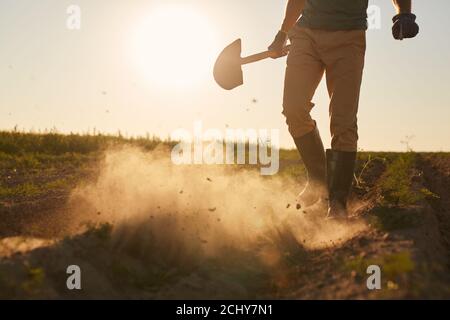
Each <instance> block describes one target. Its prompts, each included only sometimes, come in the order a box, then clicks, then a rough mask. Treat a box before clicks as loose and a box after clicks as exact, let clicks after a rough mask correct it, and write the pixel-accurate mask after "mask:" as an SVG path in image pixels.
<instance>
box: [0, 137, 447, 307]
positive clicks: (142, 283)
mask: <svg viewBox="0 0 450 320" xmlns="http://www.w3.org/2000/svg"><path fill="white" fill-rule="evenodd" d="M112 142H113V143H112ZM169 154H170V153H169V149H168V147H167V145H165V144H161V145H159V142H158V141H155V140H151V141H150V140H148V141H144V140H136V141H129V140H126V139H123V138H120V139H119V138H104V137H103V138H102V137H100V138H99V137H87V136H84V137H68V136H59V135H50V136H45V135H44V136H39V135H30V134H28V135H27V134H21V133H3V134H2V135H0V298H6V299H16V298H33V299H35V298H42V299H46V298H51V299H61V298H63V299H81V298H89V299H90V298H136V299H141V298H149V299H177V298H181V299H197V298H203V299H216V298H217V299H219V298H224V299H231V298H232V299H239V298H244V299H256V298H258V299H261V298H262V299H265V298H277V299H278V298H279V299H318V298H320V299H380V298H383V299H385V298H387V299H394V298H400V299H405V298H447V299H449V298H450V259H449V258H450V257H449V255H450V212H449V207H450V197H449V196H450V192H449V190H450V155H449V154H447V153H435V154H423V153H413V152H408V153H361V154H360V155H359V159H358V168H357V171H356V174H355V180H354V192H353V194H352V201H351V208H352V214H353V217H352V218H351V219H350V220H349V221H348V222H346V223H339V222H327V221H324V219H323V214H324V212H323V209H322V208H320V207H317V208H312V209H307V210H304V209H300V210H297V209H296V208H295V203H294V202H293V199H294V198H295V194H296V193H297V192H298V191H299V190H300V189H301V186H302V185H303V184H304V181H305V172H304V168H303V166H302V164H301V162H300V161H298V160H297V159H298V156H297V155H296V152H295V151H287V150H283V151H282V152H281V162H282V163H281V171H280V173H279V174H278V175H276V176H275V177H262V176H260V175H259V174H258V173H259V171H258V170H256V169H255V168H251V167H241V166H231V167H230V166H227V167H223V166H222V167H220V166H200V167H196V166H179V167H175V166H173V165H172V164H171V163H170V161H169ZM69 265H78V266H80V268H81V270H82V290H80V291H76V290H75V291H70V290H68V289H67V287H66V280H67V277H68V276H69V275H68V274H67V273H66V269H67V267H68V266H69ZM369 265H379V266H380V267H381V270H382V290H375V291H370V290H368V289H367V286H366V280H367V277H368V275H367V273H366V270H367V267H368V266H369Z"/></svg>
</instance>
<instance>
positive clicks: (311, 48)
mask: <svg viewBox="0 0 450 320" xmlns="http://www.w3.org/2000/svg"><path fill="white" fill-rule="evenodd" d="M289 37H290V40H291V43H292V46H291V50H290V53H289V56H288V59H287V68H286V79H285V87H284V99H283V114H284V115H285V117H286V123H287V124H288V127H289V132H290V133H291V135H292V136H293V137H294V138H299V137H302V136H304V135H305V134H307V133H309V132H311V131H312V130H313V129H314V128H315V125H316V124H315V121H314V120H313V119H312V118H311V115H310V112H311V110H312V108H313V107H314V103H312V101H311V100H312V98H313V96H314V93H315V91H316V89H317V86H318V85H319V83H320V81H321V79H322V77H323V74H324V73H325V74H326V81H327V88H328V94H329V96H330V99H331V101H330V106H329V115H330V130H331V137H332V141H331V148H332V149H333V150H338V151H357V143H358V125H357V113H358V103H359V92H360V88H361V81H362V74H363V69H364V57H365V51H366V32H365V31H364V30H351V31H325V30H311V29H306V28H300V27H298V26H297V27H295V28H294V29H293V30H292V31H291V32H290V35H289Z"/></svg>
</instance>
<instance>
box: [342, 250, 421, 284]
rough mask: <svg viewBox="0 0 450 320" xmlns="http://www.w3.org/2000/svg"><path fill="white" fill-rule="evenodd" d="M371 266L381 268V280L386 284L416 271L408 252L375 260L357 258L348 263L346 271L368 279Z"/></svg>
mask: <svg viewBox="0 0 450 320" xmlns="http://www.w3.org/2000/svg"><path fill="white" fill-rule="evenodd" d="M371 265H377V266H379V267H380V268H381V278H382V280H383V282H384V283H387V282H389V281H396V280H397V279H398V278H399V277H401V276H404V275H407V274H409V273H411V272H412V271H414V269H415V264H414V261H413V260H412V258H411V254H410V252H408V251H404V252H400V253H395V254H390V255H386V256H382V257H380V258H374V259H366V258H363V257H356V258H354V259H351V260H350V261H347V262H346V264H345V269H346V270H347V271H354V272H356V273H357V275H358V276H360V277H363V278H366V277H367V268H368V267H369V266H371Z"/></svg>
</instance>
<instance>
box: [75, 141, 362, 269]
mask: <svg viewBox="0 0 450 320" xmlns="http://www.w3.org/2000/svg"><path fill="white" fill-rule="evenodd" d="M298 190H300V185H299V184H298V182H296V181H293V180H292V179H291V178H288V177H285V176H280V175H278V176H275V177H263V176H261V175H260V174H259V171H258V170H251V169H250V170H242V168H238V166H212V165H211V166H208V165H201V166H195V165H181V166H176V165H173V164H172V162H171V160H170V150H168V149H167V148H166V147H161V148H157V149H156V150H154V151H152V152H144V151H141V150H139V149H135V148H122V149H116V150H112V151H109V152H107V153H106V154H105V156H104V159H103V161H102V162H101V168H100V172H99V175H98V177H97V179H96V180H95V181H92V182H89V183H85V184H83V185H80V186H79V187H77V188H76V189H75V190H74V191H73V194H72V196H71V202H72V203H76V206H73V207H76V212H74V213H73V217H74V219H77V221H78V223H80V222H81V221H94V222H97V223H110V224H111V225H112V226H113V232H112V234H113V241H114V242H115V244H116V246H117V247H118V248H133V250H134V251H136V253H137V254H139V255H140V256H141V257H145V258H146V259H149V260H152V259H156V256H157V255H158V259H162V258H163V259H166V260H169V261H172V260H177V261H178V262H179V263H184V264H186V265H188V264H189V263H192V262H193V261H194V260H195V259H196V258H201V257H205V256H207V257H214V256H221V255H222V256H223V255H226V252H227V250H228V249H230V248H238V249H239V250H249V251H251V252H254V254H255V256H259V257H260V258H261V259H262V260H263V261H264V262H266V263H267V264H270V265H275V264H276V263H277V262H278V261H279V258H280V252H282V251H284V250H286V246H298V247H301V248H303V249H306V250H313V249H320V248H324V247H329V246H335V245H338V244H339V243H342V242H345V241H347V240H348V239H350V238H352V237H354V236H355V235H356V234H358V233H360V232H362V231H363V230H364V229H365V228H366V227H365V225H364V224H363V223H361V222H357V223H351V224H350V223H345V224H341V223H338V222H333V221H327V222H325V221H324V219H323V215H324V212H322V211H323V209H314V208H312V209H309V210H306V211H304V210H303V209H301V210H297V209H296V208H295V196H296V193H297V192H298Z"/></svg>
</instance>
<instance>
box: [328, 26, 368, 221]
mask: <svg viewBox="0 0 450 320" xmlns="http://www.w3.org/2000/svg"><path fill="white" fill-rule="evenodd" d="M325 37H328V38H329V39H326V38H324V39H322V40H323V41H326V45H325V47H326V48H328V50H326V51H324V52H326V53H324V55H323V58H324V61H325V63H326V78H327V86H328V92H329V95H330V98H331V102H330V129H331V136H332V141H331V150H327V178H328V191H329V210H328V216H329V217H330V218H335V217H346V216H347V215H348V213H347V199H348V196H349V194H350V189H351V185H352V182H353V175H354V169H355V161H356V151H357V145H358V125H357V113H358V104H359V95H360V89H361V81H362V74H363V69H364V56H365V50H366V38H365V31H359V30H355V31H339V32H331V33H330V34H328V35H326V36H325Z"/></svg>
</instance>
